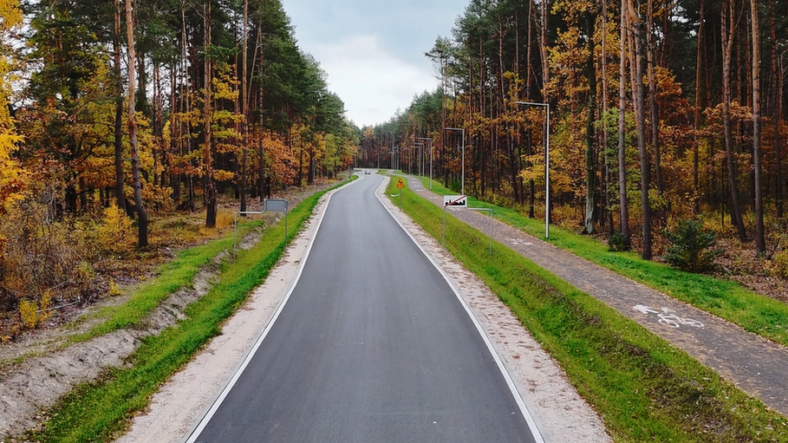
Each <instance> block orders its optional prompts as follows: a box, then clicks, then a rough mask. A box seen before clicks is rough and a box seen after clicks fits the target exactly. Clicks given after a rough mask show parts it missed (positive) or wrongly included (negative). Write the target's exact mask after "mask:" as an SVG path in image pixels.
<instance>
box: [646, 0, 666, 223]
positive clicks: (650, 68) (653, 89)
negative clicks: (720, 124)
mask: <svg viewBox="0 0 788 443" xmlns="http://www.w3.org/2000/svg"><path fill="white" fill-rule="evenodd" d="M652 3H653V0H647V2H646V5H647V6H646V8H647V12H646V58H647V63H648V64H647V68H646V71H647V73H648V92H649V105H650V107H651V145H652V146H653V147H654V178H655V179H656V182H657V192H659V195H660V197H662V196H663V195H665V183H664V182H663V181H662V158H661V153H660V146H659V110H658V109H657V85H656V77H655V76H654V58H655V57H654V37H653V36H652V29H653V15H654V13H653V4H652ZM660 213H662V217H664V211H662V210H661V211H660Z"/></svg>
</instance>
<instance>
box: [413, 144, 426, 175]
mask: <svg viewBox="0 0 788 443" xmlns="http://www.w3.org/2000/svg"><path fill="white" fill-rule="evenodd" d="M419 146H421V151H419V152H421V164H419V157H416V169H418V170H419V173H418V174H419V175H421V176H422V177H424V143H414V144H413V147H414V148H418V147H419Z"/></svg>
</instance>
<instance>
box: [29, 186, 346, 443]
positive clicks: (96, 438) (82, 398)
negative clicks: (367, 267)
mask: <svg viewBox="0 0 788 443" xmlns="http://www.w3.org/2000/svg"><path fill="white" fill-rule="evenodd" d="M337 186H340V185H337ZM325 192H327V191H323V192H319V193H317V194H315V195H313V196H311V197H309V198H307V199H305V200H304V201H302V202H301V203H300V204H299V205H298V206H297V207H295V208H294V209H293V210H291V211H290V212H289V214H288V220H289V221H288V224H289V228H288V236H287V237H288V238H287V241H285V240H284V229H285V228H284V220H282V221H280V222H279V223H278V224H276V225H272V226H270V227H268V228H267V229H266V231H265V232H264V234H263V237H262V239H261V240H260V242H259V243H258V244H257V245H256V246H254V247H253V248H251V249H249V250H247V251H240V252H239V253H238V257H237V258H236V260H235V262H233V263H229V264H225V266H224V269H223V272H222V274H221V276H220V279H219V282H218V283H217V284H216V285H214V286H213V288H211V290H210V291H209V292H208V294H206V295H205V296H204V297H202V298H201V299H200V300H198V301H196V302H194V303H192V304H191V305H189V306H188V307H187V308H186V315H187V319H185V320H183V321H181V322H179V323H178V324H176V325H175V326H172V327H170V328H167V329H165V330H164V331H163V332H162V333H161V334H160V335H157V336H151V337H147V338H146V339H145V340H143V342H142V344H141V345H140V346H139V347H138V348H137V350H136V351H135V352H134V353H133V354H132V355H131V356H130V357H129V359H128V361H127V365H126V367H124V368H113V369H109V370H107V371H105V372H104V373H103V374H102V376H101V377H100V379H99V380H97V381H95V382H92V383H86V384H82V385H80V386H78V387H76V388H75V389H74V390H73V391H72V392H71V393H69V394H68V395H67V396H66V397H64V398H63V399H62V400H61V401H60V402H59V403H58V405H57V406H56V407H55V408H53V410H52V411H50V412H49V413H48V416H49V418H48V420H47V421H46V423H45V424H44V426H43V427H42V429H41V430H39V431H34V432H30V433H29V434H28V435H27V436H26V438H27V439H28V440H31V441H40V442H75V443H76V442H101V441H111V440H112V439H114V438H115V437H117V436H118V434H120V433H121V432H122V431H123V429H124V428H125V426H126V422H127V420H128V419H129V418H131V417H132V416H133V414H134V413H135V412H136V411H140V410H142V409H143V408H145V407H146V406H147V404H148V401H149V399H150V396H151V395H152V394H153V393H154V392H156V390H157V389H158V387H159V385H160V384H161V383H163V382H164V381H165V380H167V378H169V376H170V375H172V374H173V373H174V372H175V371H177V370H178V369H179V368H180V367H182V366H183V365H184V364H186V363H187V362H188V361H189V360H190V359H191V357H192V356H193V355H194V353H195V352H197V350H199V349H200V347H202V346H203V345H204V344H206V343H207V342H208V340H210V339H211V338H212V337H214V336H215V335H217V334H219V333H220V332H221V329H220V326H221V323H222V322H223V321H224V320H225V319H227V318H228V317H230V315H232V313H233V312H235V310H236V309H237V308H238V307H239V306H240V305H241V304H242V303H243V302H244V300H246V297H247V296H248V294H249V293H250V292H251V290H252V289H254V288H255V287H256V286H258V285H259V284H260V283H262V281H263V280H264V279H265V278H266V277H267V276H268V273H269V272H270V270H271V268H273V266H274V265H275V264H276V262H277V261H278V260H279V258H280V257H281V255H282V253H283V252H284V250H285V248H286V246H287V243H289V242H290V240H292V239H293V238H294V237H295V236H296V235H297V233H298V231H299V230H300V228H301V226H302V225H303V223H304V222H305V221H306V220H307V219H308V218H309V216H310V215H311V214H312V211H313V209H314V207H315V205H316V204H317V202H318V199H319V198H320V197H321V196H322V195H323V194H324V193H325ZM226 241H227V239H222V240H219V241H217V242H214V243H217V245H211V246H210V247H209V245H205V246H206V248H207V249H206V251H204V255H208V254H209V252H208V250H210V251H216V252H217V253H218V251H221V250H222V247H221V246H220V245H224V248H225V249H226V248H227V245H226V244H225V243H226ZM229 246H230V247H231V246H232V238H230V239H229ZM186 255H187V256H189V257H192V255H191V254H186ZM195 255H197V256H199V257H202V256H203V254H202V253H200V254H195ZM214 255H215V254H214ZM211 257H212V256H210V257H208V259H210V258H211ZM199 261H200V260H198V259H194V263H198V262H199ZM206 261H207V260H206ZM194 263H191V262H189V266H192V265H194ZM176 267H177V265H176V264H175V262H173V265H172V266H171V267H170V268H171V269H172V272H173V273H175V274H177V275H178V276H179V278H186V277H185V276H181V274H180V273H179V272H178V271H177V269H176ZM194 272H196V271H194ZM186 273H187V272H186V271H184V274H186ZM193 275H194V273H192V276H193ZM188 283H190V282H188ZM188 283H186V284H188ZM173 284H174V283H173ZM170 286H171V285H167V287H170ZM150 298H153V297H150ZM147 303H149V300H147V299H146V302H145V303H144V304H143V305H144V306H147ZM137 315H138V314H133V315H130V316H127V317H123V318H129V317H130V318H135V317H136V316H137ZM114 324H115V325H117V324H121V322H116V323H114ZM124 324H127V325H130V324H133V323H129V322H128V321H126V322H125V323H124Z"/></svg>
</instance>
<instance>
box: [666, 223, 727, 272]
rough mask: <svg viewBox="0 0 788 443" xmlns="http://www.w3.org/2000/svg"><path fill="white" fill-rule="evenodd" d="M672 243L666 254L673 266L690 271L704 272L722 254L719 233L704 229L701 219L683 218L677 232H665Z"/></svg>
mask: <svg viewBox="0 0 788 443" xmlns="http://www.w3.org/2000/svg"><path fill="white" fill-rule="evenodd" d="M665 236H666V237H667V238H668V240H669V241H670V243H671V245H670V247H669V248H668V254H667V255H666V256H665V261H667V262H668V263H669V264H670V265H671V266H673V267H675V268H679V269H681V270H684V271H688V272H704V271H707V270H710V269H712V268H713V266H714V260H715V259H716V258H717V257H719V256H720V254H722V252H723V251H722V250H721V249H717V248H714V246H716V244H717V233H716V232H714V231H712V230H710V229H704V227H703V222H701V221H699V220H682V221H680V222H679V226H678V229H677V230H676V233H675V234H674V233H672V232H669V231H666V232H665Z"/></svg>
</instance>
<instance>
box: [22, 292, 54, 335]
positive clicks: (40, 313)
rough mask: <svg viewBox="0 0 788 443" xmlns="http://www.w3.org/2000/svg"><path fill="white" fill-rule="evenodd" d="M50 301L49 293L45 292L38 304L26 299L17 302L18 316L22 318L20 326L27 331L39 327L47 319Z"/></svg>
mask: <svg viewBox="0 0 788 443" xmlns="http://www.w3.org/2000/svg"><path fill="white" fill-rule="evenodd" d="M50 301H51V297H50V295H49V291H46V292H44V295H42V296H41V300H40V301H38V302H36V301H30V300H27V299H25V300H22V301H21V302H19V316H20V317H22V324H23V325H25V327H27V328H29V329H34V328H35V327H36V326H41V325H42V324H43V323H44V321H46V319H47V318H49V315H50V312H49V303H50Z"/></svg>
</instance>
